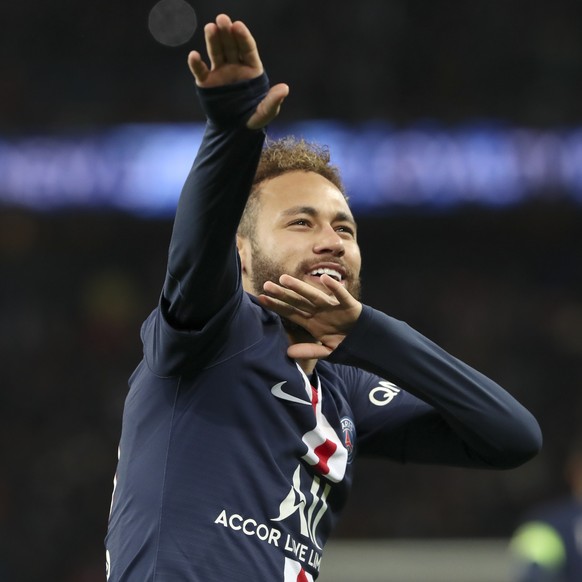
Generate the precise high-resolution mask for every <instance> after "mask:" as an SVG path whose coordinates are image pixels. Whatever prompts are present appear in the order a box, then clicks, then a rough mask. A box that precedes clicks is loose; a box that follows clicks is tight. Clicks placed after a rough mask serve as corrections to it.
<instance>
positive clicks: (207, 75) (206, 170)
mask: <svg viewBox="0 0 582 582" xmlns="http://www.w3.org/2000/svg"><path fill="white" fill-rule="evenodd" d="M204 34H205V40H206V47H207V51H208V56H209V59H210V66H208V65H207V64H206V63H205V62H204V61H203V60H202V58H201V56H200V54H199V53H198V52H196V51H192V52H191V53H190V54H189V55H188V65H189V67H190V70H191V71H192V74H193V75H194V78H195V79H196V85H197V89H198V93H199V96H200V100H201V103H202V107H203V109H204V111H205V113H206V115H207V117H208V124H207V128H206V132H205V135H204V139H203V142H202V145H201V147H200V150H199V152H198V155H197V156H196V160H195V162H194V165H193V167H192V170H191V171H190V174H189V176H188V178H187V180H186V183H185V185H184V188H183V190H182V194H181V196H180V200H179V203H178V209H177V212H176V218H175V222H174V229H173V233H172V239H171V242H170V251H169V258H168V270H167V275H166V281H165V284H164V290H163V294H162V299H161V304H162V309H163V311H164V312H165V314H166V317H167V318H168V320H169V322H170V323H171V324H172V325H173V326H175V327H176V328H179V329H197V328H200V327H202V326H203V325H204V324H205V323H206V322H207V321H208V320H209V319H210V318H211V317H212V316H213V315H214V314H215V313H217V312H218V311H219V310H220V308H221V307H222V306H223V305H224V304H225V302H227V301H228V299H229V298H230V297H231V296H232V295H233V293H234V292H235V290H236V288H237V285H238V283H239V277H240V274H239V270H238V261H237V256H236V244H235V235H236V229H237V226H238V222H239V219H240V216H241V214H242V211H243V209H244V206H245V204H246V200H247V197H248V195H249V191H250V187H251V183H252V179H253V176H254V173H255V170H256V166H257V163H258V159H259V156H260V152H261V148H262V144H263V139H264V132H263V131H262V129H263V128H264V127H265V126H266V125H267V124H268V123H269V122H270V121H271V120H272V119H273V118H274V117H276V115H277V114H278V112H279V109H280V106H281V103H282V101H283V99H284V98H285V97H286V96H287V93H288V87H287V86H286V85H284V84H279V85H275V86H274V87H272V88H270V89H269V85H268V81H267V78H266V76H265V74H264V71H263V65H262V63H261V60H260V58H259V53H258V50H257V45H256V43H255V40H254V38H253V36H252V35H251V33H250V32H249V30H248V28H247V27H246V26H245V25H244V24H243V23H242V22H234V23H233V22H232V21H231V20H230V18H229V17H228V16H226V15H225V14H221V15H219V16H218V17H217V18H216V22H213V23H209V24H207V25H206V26H205V28H204Z"/></svg>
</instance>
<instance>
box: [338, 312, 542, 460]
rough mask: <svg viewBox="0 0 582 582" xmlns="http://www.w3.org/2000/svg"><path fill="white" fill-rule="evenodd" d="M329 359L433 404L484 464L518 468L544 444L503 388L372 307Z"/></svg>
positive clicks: (531, 421)
mask: <svg viewBox="0 0 582 582" xmlns="http://www.w3.org/2000/svg"><path fill="white" fill-rule="evenodd" d="M330 359H331V361H336V362H340V363H344V364H349V365H353V366H356V367H359V368H362V369H365V370H367V371H369V372H372V373H374V374H377V375H379V376H381V377H384V378H386V379H387V380H390V381H392V382H394V383H395V384H397V385H398V386H400V387H402V388H404V389H405V390H407V391H408V392H410V393H411V394H414V395H415V396H417V397H418V398H420V399H422V400H424V401H425V402H427V403H428V404H430V405H431V406H433V407H434V408H435V409H436V410H437V411H438V412H439V413H440V414H441V416H442V417H443V418H444V420H445V421H446V423H447V424H448V425H449V426H450V428H451V430H452V431H453V432H454V433H455V434H457V435H458V436H459V437H460V439H461V440H462V441H463V443H464V444H465V446H466V448H467V450H468V453H469V454H470V455H473V456H476V457H477V458H478V459H480V460H481V461H482V462H483V464H485V465H489V466H495V467H499V468H505V467H512V466H516V465H519V464H521V463H523V462H525V461H526V460H528V459H529V458H531V457H532V456H533V455H534V454H536V453H537V451H538V450H539V448H540V446H541V434H540V430H539V426H538V424H537V422H536V420H535V419H534V417H533V416H532V415H531V414H530V413H529V412H528V411H527V410H526V409H525V408H524V407H523V406H522V405H521V404H519V403H518V402H517V401H516V400H515V399H514V398H513V397H512V396H511V395H510V394H509V393H507V392H506V391H505V390H504V389H503V388H501V387H500V386H499V385H498V384H496V383H495V382H493V381H492V380H490V379H489V378H487V377H486V376H484V375H483V374H481V373H480V372H477V371H476V370H474V369H473V368H471V367H470V366H468V365H467V364H465V363H463V362H461V361H460V360H458V359H456V358H454V357H453V356H451V355H450V354H448V353H447V352H445V351H444V350H443V349H442V348H440V347H439V346H437V345H436V344H434V343H433V342H431V341H430V340H428V339H427V338H425V337H424V336H422V335H421V334H420V333H418V332H416V331H415V330H413V329H412V328H410V327H409V326H408V325H406V324H405V323H403V322H401V321H398V320H395V319H393V318H391V317H389V316H387V315H385V314H383V313H381V312H379V311H376V310H373V309H372V308H370V307H364V311H363V312H362V315H361V317H360V320H359V321H358V323H357V324H356V326H355V327H354V329H353V330H352V332H351V333H350V334H349V335H348V336H347V337H346V338H345V340H344V341H343V342H342V344H340V346H339V347H338V348H337V350H336V351H335V352H333V353H332V355H331V356H330Z"/></svg>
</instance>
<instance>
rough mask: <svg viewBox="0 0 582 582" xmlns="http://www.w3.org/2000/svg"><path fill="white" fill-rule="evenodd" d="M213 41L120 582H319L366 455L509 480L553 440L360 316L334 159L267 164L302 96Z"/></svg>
mask: <svg viewBox="0 0 582 582" xmlns="http://www.w3.org/2000/svg"><path fill="white" fill-rule="evenodd" d="M205 38H206V45H207V50H208V54H209V58H210V65H211V66H210V68H208V66H207V65H206V64H205V63H204V61H203V60H202V58H201V57H200V55H199V54H198V53H197V52H192V53H190V55H189V58H188V62H189V66H190V69H191V70H192V73H193V75H194V77H195V79H196V84H197V87H198V93H199V96H200V99H201V102H202V106H203V108H204V111H205V113H206V115H207V117H208V125H207V130H206V133H205V136H204V139H203V142H202V145H201V148H200V151H199V152H198V155H197V157H196V160H195V162H194V165H193V168H192V170H191V172H190V174H189V176H188V178H187V180H186V183H185V186H184V189H183V191H182V195H181V197H180V201H179V204H178V209H177V213H176V219H175V223H174V230H173V234H172V239H171V243H170V250H169V258H168V268H167V273H166V279H165V283H164V287H163V291H162V294H161V297H160V302H159V305H158V307H157V308H156V309H155V310H154V311H153V312H152V314H151V315H150V316H149V318H148V319H147V320H146V321H145V323H144V325H143V327H142V332H141V337H142V341H143V345H144V356H143V360H142V362H141V363H140V364H139V366H138V368H137V369H136V371H135V372H134V374H133V375H132V377H131V379H130V392H129V395H128V397H127V400H126V404H125V410H124V416H123V430H122V436H121V443H120V453H119V454H120V456H119V464H118V470H117V474H116V481H115V489H114V493H113V502H112V508H111V516H110V523H109V532H108V535H107V539H106V546H107V560H108V579H109V580H110V581H115V582H121V581H135V582H144V581H160V582H162V581H163V582H178V581H180V582H182V581H186V580H187V581H191V582H243V581H244V582H248V581H249V580H253V581H255V582H274V581H280V582H290V581H292V582H305V581H312V580H315V579H316V578H317V575H318V572H319V568H320V562H321V557H322V550H323V547H324V545H325V542H326V540H327V538H328V537H329V534H330V532H331V530H332V527H333V525H334V523H335V522H336V521H337V518H338V516H339V513H340V511H341V509H342V507H343V506H344V504H345V502H346V498H347V494H348V491H349V489H350V485H351V482H352V476H353V463H352V461H353V459H354V457H355V456H356V455H382V456H384V457H386V458H389V459H392V460H395V461H399V462H421V463H446V464H452V465H458V466H466V467H481V468H483V467H492V468H510V467H514V466H517V465H519V464H521V463H523V462H525V461H526V460H528V459H529V458H531V457H532V456H533V455H535V454H536V452H537V451H538V450H539V447H540V441H541V436H540V432H539V428H538V425H537V423H536V421H535V419H534V418H533V417H532V416H531V415H530V413H529V412H528V411H527V410H525V409H524V408H523V407H522V406H521V405H520V404H519V403H518V402H516V401H515V400H514V399H513V398H512V397H511V396H510V395H509V394H508V393H507V392H505V391H504V390H503V389H502V388H501V387H499V386H498V385H497V384H495V383H494V382H492V381H491V380H489V379H488V378H486V377H485V376H483V375H482V374H480V373H478V372H476V371H475V370H473V369H472V368H470V367H469V366H467V365H466V364H464V363H462V362H460V361H459V360H457V359H455V358H453V357H452V356H450V355H449V354H447V353H446V352H444V351H443V350H442V349H441V348H439V347H438V346H436V345H435V344H433V343H432V342H430V341H429V340H428V339H426V338H425V337H423V336H422V335H420V334H419V333H417V332H416V331H414V330H413V329H411V328H410V327H408V326H407V325H406V324H404V323H402V322H400V321H396V320H395V319H393V318H391V317H389V316H388V315H385V314H383V313H381V312H379V311H376V310H374V309H372V308H371V307H368V306H365V305H362V304H361V303H360V301H359V298H358V295H359V272H360V251H359V247H358V244H357V229H356V224H355V221H354V218H353V216H352V213H351V211H350V209H349V206H348V204H347V202H346V197H345V195H344V193H343V186H342V183H341V180H340V177H339V175H338V172H337V170H336V169H335V168H334V167H333V166H331V165H330V164H329V156H328V154H327V151H326V150H325V149H323V148H320V147H318V146H314V145H310V144H307V143H304V142H302V141H296V140H293V139H287V140H282V141H279V142H275V143H273V144H271V145H269V146H267V147H266V148H265V149H263V141H264V137H265V134H264V127H265V126H266V125H267V124H268V123H269V122H270V121H271V120H272V119H274V118H275V117H276V115H277V114H278V112H279V108H280V107H281V104H282V102H283V100H284V99H285V97H286V96H287V94H288V87H287V86H286V85H283V84H280V85H275V86H274V87H272V88H269V85H268V81H267V78H266V76H265V74H264V71H263V67H262V64H261V61H260V59H259V55H258V52H257V48H256V45H255V41H254V39H253V37H252V36H251V34H250V32H249V31H248V29H247V28H246V26H245V25H244V24H243V23H242V22H234V23H233V22H231V20H230V19H229V18H228V17H227V16H226V15H219V16H218V17H217V18H216V22H215V23H210V24H208V25H206V27H205ZM386 486H387V487H389V484H387V485H386Z"/></svg>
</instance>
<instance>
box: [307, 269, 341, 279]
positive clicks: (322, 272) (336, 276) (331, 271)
mask: <svg viewBox="0 0 582 582" xmlns="http://www.w3.org/2000/svg"><path fill="white" fill-rule="evenodd" d="M309 274H310V275H329V276H330V277H333V278H334V279H336V280H338V281H341V280H342V275H341V273H340V272H338V271H336V270H335V269H315V270H314V271H311V273H309Z"/></svg>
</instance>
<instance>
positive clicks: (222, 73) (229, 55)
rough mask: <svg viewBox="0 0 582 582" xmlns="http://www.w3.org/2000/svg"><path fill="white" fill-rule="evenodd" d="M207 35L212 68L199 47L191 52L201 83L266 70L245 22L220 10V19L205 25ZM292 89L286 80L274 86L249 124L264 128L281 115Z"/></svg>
mask: <svg viewBox="0 0 582 582" xmlns="http://www.w3.org/2000/svg"><path fill="white" fill-rule="evenodd" d="M204 38H205V40H206V50H207V52H208V57H209V59H210V68H208V65H207V64H206V63H205V62H204V61H203V60H202V57H201V56H200V53H199V52H198V51H192V52H191V53H190V54H189V55H188V66H189V67H190V70H191V71H192V74H193V75H194V78H195V79H196V84H197V85H198V86H199V87H204V88H209V87H220V86H222V85H230V84H232V83H237V82H239V81H247V80H250V79H254V78H256V77H259V76H260V75H262V74H263V64H262V63H261V59H260V57H259V51H258V49H257V44H256V42H255V39H254V38H253V36H252V34H251V33H250V31H249V29H248V28H247V27H246V25H245V24H244V23H243V22H241V21H236V22H232V21H231V19H230V18H229V17H228V16H227V15H226V14H219V15H218V16H217V17H216V22H209V23H208V24H207V25H206V26H205V27H204ZM288 93H289V87H288V86H287V85H285V84H284V83H280V84H278V85H275V86H274V87H271V89H270V90H269V93H268V94H267V96H266V97H265V98H264V99H263V100H262V101H261V102H260V103H259V105H258V106H257V109H256V111H255V113H254V114H253V115H252V116H251V118H250V119H249V120H248V121H247V127H248V128H249V129H260V128H262V127H264V126H265V125H267V124H268V123H269V122H270V121H271V120H272V119H274V118H275V117H276V116H277V115H278V113H279V110H280V108H281V103H282V102H283V100H284V99H285V97H287V95H288Z"/></svg>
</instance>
